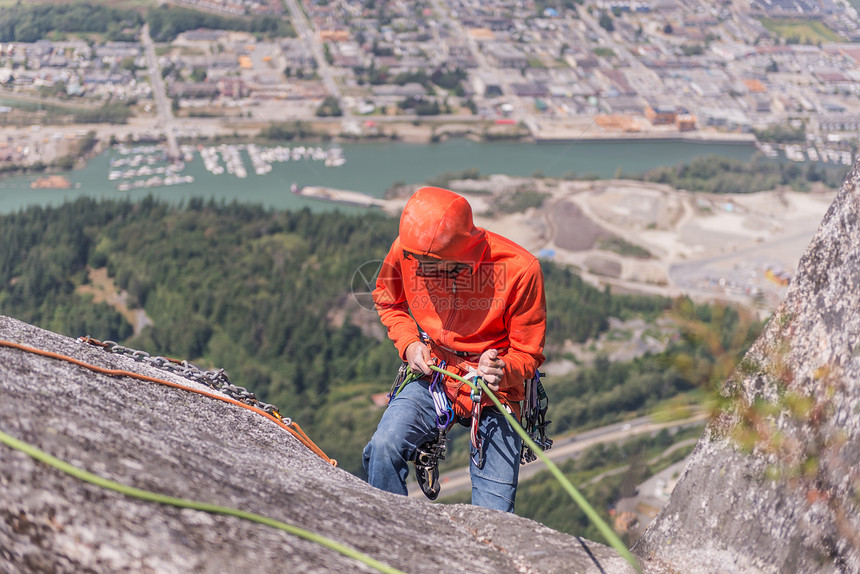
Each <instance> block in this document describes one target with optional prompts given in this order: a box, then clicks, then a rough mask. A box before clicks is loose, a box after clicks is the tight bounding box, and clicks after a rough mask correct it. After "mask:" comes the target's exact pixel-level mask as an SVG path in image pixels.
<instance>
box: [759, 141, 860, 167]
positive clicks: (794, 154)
mask: <svg viewBox="0 0 860 574" xmlns="http://www.w3.org/2000/svg"><path fill="white" fill-rule="evenodd" d="M757 147H758V149H759V151H760V152H761V153H762V155H763V156H765V157H766V158H768V159H777V158H778V157H779V153H780V152H782V154H783V155H784V156H785V158H786V159H788V160H791V161H793V162H807V161H809V162H813V163H830V164H834V165H845V166H851V165H853V164H854V154H852V153H851V151H850V150H847V149H842V148H838V147H832V146H827V145H822V144H818V145H816V144H807V145H801V144H780V145H778V146H774V145H772V144H769V143H760V144H757Z"/></svg>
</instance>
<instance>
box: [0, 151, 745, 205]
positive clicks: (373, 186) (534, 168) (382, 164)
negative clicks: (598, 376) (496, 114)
mask: <svg viewBox="0 0 860 574" xmlns="http://www.w3.org/2000/svg"><path fill="white" fill-rule="evenodd" d="M291 145H298V144H291ZM310 145H317V144H310ZM323 147H324V146H323ZM341 148H342V150H343V156H344V157H345V158H346V163H345V164H344V165H342V166H339V167H326V166H325V165H324V163H323V162H322V161H312V160H299V161H287V162H283V163H273V164H272V171H271V172H270V173H268V174H265V175H256V174H255V173H254V170H253V169H251V164H250V161H249V158H248V155H247V153H246V152H245V151H243V152H242V157H243V159H244V162H245V165H246V166H247V167H248V168H249V169H248V176H247V177H246V178H242V179H240V178H238V177H236V176H235V175H231V174H228V173H224V174H222V175H214V174H212V173H210V172H209V171H207V170H206V169H205V167H204V164H203V160H202V159H201V156H200V154H199V153H195V155H194V160H193V161H191V162H189V163H188V164H187V166H186V168H185V170H184V172H183V173H185V174H190V175H193V176H194V182H193V183H189V184H180V185H175V186H169V187H152V188H145V189H143V188H141V189H133V190H130V191H118V190H117V182H116V181H110V180H109V179H108V173H109V171H110V170H111V166H110V160H111V158H114V159H115V158H116V157H117V156H118V154H117V152H116V151H115V150H110V151H108V152H105V153H103V154H101V155H99V156H97V157H96V158H94V159H93V160H91V161H90V162H88V163H87V165H86V166H85V167H83V168H81V169H78V170H74V171H72V172H69V173H67V174H65V175H66V177H67V178H68V179H69V180H70V181H71V182H72V185H73V187H72V189H31V188H30V184H31V183H32V182H33V181H34V180H35V179H36V178H37V177H38V176H35V175H31V176H14V177H6V178H2V179H0V213H11V212H15V211H17V210H19V209H22V208H25V207H27V206H30V205H42V206H47V205H59V204H61V203H63V202H65V201H68V200H72V199H75V198H77V197H80V196H88V197H94V198H131V199H133V200H136V199H141V198H143V197H146V196H147V195H148V194H152V195H153V196H154V197H156V198H159V199H163V200H167V201H171V202H187V200H189V199H190V198H193V197H202V198H204V199H210V198H211V199H214V200H216V201H219V202H220V201H222V200H224V201H227V202H231V201H234V200H235V201H240V202H248V203H257V204H262V205H264V206H267V207H272V208H276V209H298V208H301V207H304V206H308V207H310V208H311V209H314V210H324V209H332V208H334V207H336V206H337V204H331V203H327V202H324V201H320V200H315V199H309V198H304V197H299V196H296V195H294V194H292V193H290V187H291V185H292V184H293V183H295V184H297V185H299V186H303V185H313V186H325V187H331V188H336V189H349V190H355V191H359V192H364V193H367V194H370V195H373V196H376V197H381V196H383V194H384V193H385V191H386V190H387V189H388V188H389V187H391V185H392V184H394V183H396V182H403V183H410V184H411V183H423V182H426V181H428V180H429V179H432V178H434V177H437V176H439V175H442V174H444V173H448V172H457V171H462V170H466V169H472V168H475V169H477V170H478V171H479V172H480V174H481V175H490V174H506V175H513V176H525V177H528V176H532V175H536V174H543V175H545V176H547V177H565V176H569V175H571V174H576V175H578V176H580V177H582V176H586V175H588V174H593V175H595V176H598V177H601V178H611V177H614V176H615V175H616V174H617V173H619V172H623V173H625V174H635V173H641V172H643V171H646V170H648V169H652V168H655V167H659V166H669V165H676V164H678V163H683V162H688V161H690V160H691V159H693V158H695V157H699V156H704V155H712V154H716V155H721V156H726V157H732V158H738V159H744V160H746V159H749V158H750V157H751V155H752V154H753V153H754V152H755V147H754V146H753V145H752V144H749V143H743V144H732V143H697V142H666V141H656V142H655V141H636V142H632V141H631V142H623V141H622V142H619V141H613V142H574V143H542V144H535V143H519V142H517V143H478V142H473V141H470V140H465V139H454V140H449V141H447V142H444V143H437V144H406V143H401V142H384V143H356V144H343V145H342V146H341ZM337 207H338V208H339V209H345V210H357V209H360V208H355V207H347V206H342V205H341V206H337Z"/></svg>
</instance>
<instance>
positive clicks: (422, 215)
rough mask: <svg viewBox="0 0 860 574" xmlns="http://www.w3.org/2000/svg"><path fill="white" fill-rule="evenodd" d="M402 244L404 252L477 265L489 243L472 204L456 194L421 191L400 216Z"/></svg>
mask: <svg viewBox="0 0 860 574" xmlns="http://www.w3.org/2000/svg"><path fill="white" fill-rule="evenodd" d="M400 244H401V246H402V247H403V249H404V250H406V251H409V252H411V253H417V254H420V255H429V256H431V257H438V258H440V259H446V260H449V261H460V262H462V263H476V262H478V261H480V260H481V258H482V256H483V254H484V250H485V249H486V246H487V242H486V236H485V232H484V230H483V229H480V228H478V227H475V223H474V222H473V220H472V207H471V206H470V205H469V202H468V201H466V199H465V198H464V197H462V196H460V195H457V194H456V193H454V192H453V191H448V190H447V189H442V188H439V187H422V188H421V189H419V190H418V191H416V192H415V193H414V194H413V195H412V197H411V198H409V201H408V202H406V207H404V208H403V213H402V214H401V216H400Z"/></svg>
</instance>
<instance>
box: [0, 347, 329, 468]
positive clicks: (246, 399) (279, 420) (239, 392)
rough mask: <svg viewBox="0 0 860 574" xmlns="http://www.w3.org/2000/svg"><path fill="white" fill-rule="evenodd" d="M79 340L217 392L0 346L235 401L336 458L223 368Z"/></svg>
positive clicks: (318, 452)
mask: <svg viewBox="0 0 860 574" xmlns="http://www.w3.org/2000/svg"><path fill="white" fill-rule="evenodd" d="M78 341H79V342H82V343H87V344H90V345H94V346H97V347H101V348H103V349H105V350H106V351H108V352H111V353H118V354H123V355H127V356H130V357H132V358H134V359H135V360H136V361H144V362H146V363H148V364H150V365H152V366H154V367H156V368H159V369H161V370H165V371H168V372H173V373H176V374H179V375H181V376H183V377H185V378H187V379H189V380H192V381H195V382H199V383H202V384H204V385H206V386H208V387H210V388H211V389H213V390H216V391H218V392H219V393H220V394H214V393H209V392H207V391H202V390H198V389H194V388H191V387H186V386H183V385H179V384H176V383H173V382H170V381H165V380H163V379H157V378H155V377H148V376H146V375H141V374H139V373H134V372H131V371H122V370H118V369H105V368H103V367H98V366H95V365H90V364H88V363H85V362H83V361H79V360H77V359H74V358H72V357H67V356H65V355H60V354H58V353H51V352H49V351H43V350H40V349H34V348H32V347H26V346H24V345H19V344H16V343H11V342H8V341H0V346H6V347H12V348H16V349H19V350H22V351H27V352H30V353H35V354H39V355H43V356H47V357H52V358H55V359H60V360H63V361H67V362H69V363H73V364H75V365H78V366H81V367H84V368H87V369H90V370H92V371H95V372H98V373H102V374H107V375H111V376H125V377H130V378H133V379H138V380H143V381H149V382H153V383H160V384H162V385H167V386H171V387H175V388H180V389H183V390H186V391H189V392H194V393H197V394H201V395H204V396H207V397H209V398H214V399H219V400H222V401H224V402H228V403H231V404H235V405H237V406H240V407H243V408H246V409H248V410H251V411H254V412H256V413H258V414H260V415H262V416H264V417H266V418H268V419H270V420H271V421H272V422H274V423H275V424H277V425H278V426H280V427H281V428H283V429H284V430H286V431H287V432H289V433H290V434H291V435H293V437H295V438H296V439H297V440H298V441H299V442H301V443H302V444H303V445H305V446H306V447H307V448H308V449H310V450H311V451H312V452H313V453H314V454H316V455H317V456H319V457H320V458H322V459H323V460H324V461H326V462H328V463H329V464H331V465H332V466H337V461H336V460H335V459H333V458H330V457H329V456H328V455H326V453H325V452H323V450H322V449H321V448H320V447H318V446H317V445H316V444H315V443H314V442H313V441H312V440H311V439H310V437H308V435H307V434H305V431H304V430H302V427H301V426H299V424H298V423H296V422H294V421H293V420H291V419H290V418H288V417H285V416H283V415H281V413H280V412H279V411H278V409H277V407H275V406H273V405H270V404H268V403H264V402H262V401H260V400H259V399H257V397H256V396H255V395H254V394H253V393H251V392H249V391H248V390H247V389H245V388H244V387H237V386H235V385H233V384H232V383H230V380H229V379H228V378H227V375H226V374H224V369H219V370H217V371H203V370H201V369H199V368H198V367H195V366H194V365H192V364H190V363H189V362H188V361H179V360H176V359H167V358H165V357H151V356H150V355H149V353H147V352H145V351H138V350H135V349H129V348H128V347H123V346H121V345H118V344H117V343H115V342H113V341H105V342H101V341H98V340H97V339H93V338H92V337H89V336H86V337H79V338H78ZM221 395H226V396H221Z"/></svg>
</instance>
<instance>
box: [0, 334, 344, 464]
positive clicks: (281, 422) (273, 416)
mask: <svg viewBox="0 0 860 574" xmlns="http://www.w3.org/2000/svg"><path fill="white" fill-rule="evenodd" d="M79 340H80V341H82V342H87V343H90V344H98V346H102V347H106V344H105V343H101V342H98V341H95V339H90V338H89V337H87V338H86V340H85V339H84V338H81V339H79ZM94 341H95V342H94ZM0 347H8V348H12V349H17V350H19V351H24V352H27V353H32V354H35V355H41V356H43V357H49V358H52V359H57V360H60V361H65V362H67V363H71V364H73V365H77V366H79V367H83V368H85V369H89V370H91V371H93V372H96V373H100V374H103V375H108V376H112V377H129V378H132V379H137V380H139V381H147V382H150V383H158V384H161V385H166V386H168V387H173V388H176V389H182V390H184V391H189V392H192V393H197V394H199V395H203V396H204V397H208V398H211V399H216V400H219V401H223V402H225V403H230V404H232V405H236V406H239V407H242V408H243V409H248V410H249V411H252V412H255V413H257V414H259V415H261V416H264V417H266V418H267V419H269V420H271V421H272V422H273V423H275V424H276V425H278V426H279V427H281V428H283V429H284V430H286V431H287V432H289V433H290V434H291V435H292V436H293V437H295V438H296V439H297V440H298V441H299V442H300V443H302V444H303V445H305V446H306V447H307V448H308V449H310V450H311V451H312V452H313V453H314V454H316V455H317V456H319V457H320V458H321V459H323V460H324V461H326V462H328V463H329V464H331V465H332V466H337V461H336V460H335V459H333V458H330V457H329V456H328V455H326V453H325V452H323V450H322V449H321V448H320V447H318V446H317V445H316V444H315V443H314V442H313V441H312V440H311V439H310V437H308V435H307V434H305V432H304V431H303V430H302V428H301V426H299V424H298V423H296V422H295V421H292V420H290V419H288V418H285V417H282V416H281V414H280V413H278V412H277V410H275V411H274V412H272V413H269V412H266V411H265V410H263V409H261V408H258V407H256V406H253V405H250V404H247V403H245V402H242V401H241V400H238V399H235V398H232V397H227V396H223V395H219V394H215V393H210V392H208V391H204V390H201V389H195V388H192V387H187V386H185V385H180V384H179V383H174V382H171V381H167V380H164V379H159V378H156V377H150V376H147V375H141V374H140V373H135V372H132V371H124V370H121V369H107V368H104V367H99V366H97V365H92V364H89V363H85V362H84V361H80V360H78V359H75V358H74V357H69V356H67V355H63V354H60V353H54V352H51V351H45V350H42V349H36V348H33V347H28V346H26V345H22V344H20V343H13V342H12V341H3V340H0Z"/></svg>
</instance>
